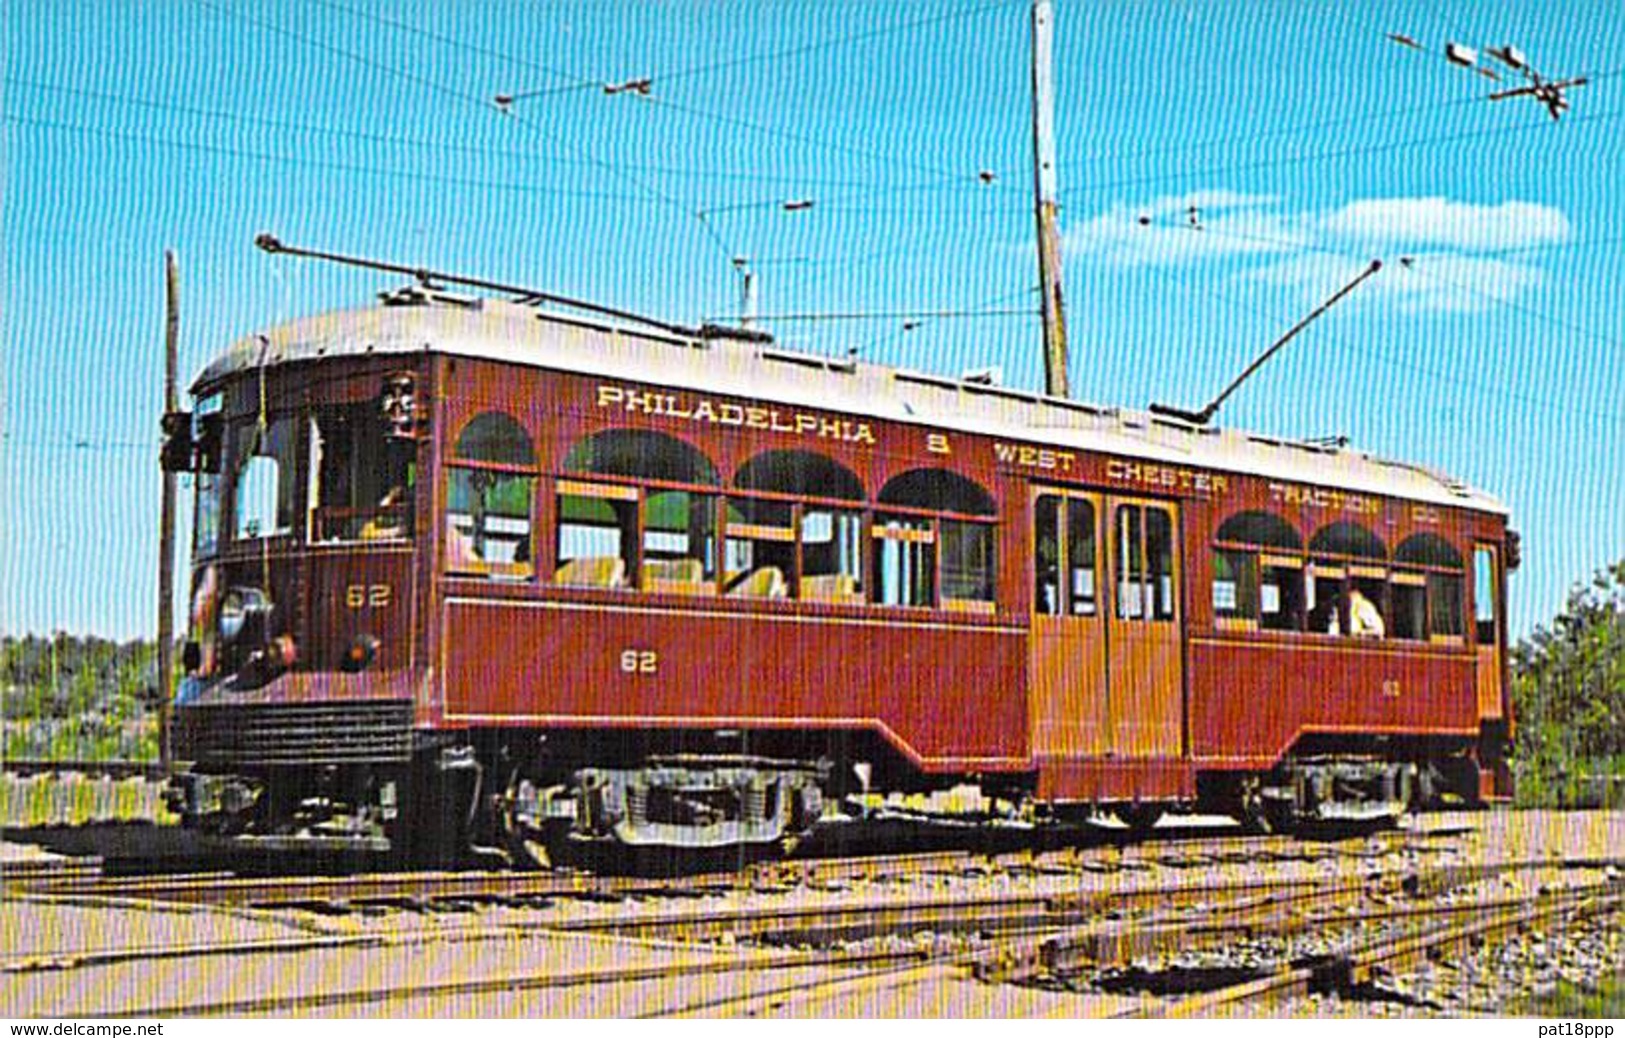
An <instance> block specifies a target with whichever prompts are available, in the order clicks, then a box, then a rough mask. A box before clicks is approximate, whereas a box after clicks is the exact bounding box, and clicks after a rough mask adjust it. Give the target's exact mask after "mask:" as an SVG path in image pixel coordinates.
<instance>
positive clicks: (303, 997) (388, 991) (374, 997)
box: [112, 950, 924, 1019]
mask: <svg viewBox="0 0 1625 1038" xmlns="http://www.w3.org/2000/svg"><path fill="white" fill-rule="evenodd" d="M923 955H924V953H923V952H920V951H916V950H908V951H891V952H786V953H782V954H775V955H763V956H759V957H755V956H753V957H751V958H729V959H719V958H715V957H707V958H699V959H684V960H681V961H676V962H667V963H657V964H652V965H646V966H626V967H619V968H614V969H597V970H579V971H575V972H570V973H559V974H552V975H544V974H537V973H535V972H533V971H528V970H527V971H523V972H517V973H506V974H501V975H497V976H492V977H478V978H471V979H466V980H453V981H430V982H428V983H413V984H391V985H378V986H373V987H358V988H342V989H337V990H329V991H318V992H309V993H302V994H293V995H267V996H263V997H259V998H245V999H231V1000H220V1001H205V1002H177V1003H169V1004H161V1005H153V1006H142V1007H138V1008H135V1009H129V1010H120V1011H119V1012H117V1013H115V1014H112V1015H113V1016H117V1017H122V1018H132V1017H157V1018H159V1019H162V1018H164V1017H175V1016H188V1017H192V1016H248V1015H251V1014H288V1013H294V1012H300V1011H314V1010H333V1009H339V1008H342V1007H351V1006H361V1005H370V1004H378V1003H389V1002H403V1001H408V1000H419V999H425V998H455V997H468V996H471V995H488V994H498V993H513V992H522V991H538V990H544V989H548V988H569V987H595V986H605V985H622V984H634V983H640V982H644V981H656V980H669V979H674V978H681V977H693V976H696V975H699V974H710V975H715V974H724V975H725V974H729V973H738V972H756V971H772V972H778V971H783V970H791V969H808V968H819V967H826V968H827V967H843V966H862V965H865V964H877V963H886V962H901V961H904V960H913V961H918V960H919V959H920V958H921V957H922V956H923Z"/></svg>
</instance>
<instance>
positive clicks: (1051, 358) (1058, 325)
mask: <svg viewBox="0 0 1625 1038" xmlns="http://www.w3.org/2000/svg"><path fill="white" fill-rule="evenodd" d="M1054 37H1055V13H1054V11H1053V10H1051V8H1050V0H1033V195H1034V198H1033V201H1034V208H1035V210H1036V212H1037V214H1038V281H1039V285H1040V287H1041V289H1042V292H1043V300H1042V303H1041V304H1040V308H1041V312H1042V314H1043V318H1044V391H1045V392H1046V393H1048V394H1049V395H1050V396H1067V395H1069V393H1070V388H1069V387H1068V385H1067V377H1066V310H1065V307H1063V306H1062V302H1061V231H1060V228H1059V226H1058V225H1057V224H1058V217H1059V213H1060V202H1059V201H1058V200H1057V197H1056V196H1057V194H1058V191H1057V189H1056V183H1055V79H1054V76H1053V74H1052V61H1051V57H1050V51H1051V49H1052V45H1053V43H1054Z"/></svg>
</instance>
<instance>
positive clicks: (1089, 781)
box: [1038, 760, 1196, 801]
mask: <svg viewBox="0 0 1625 1038" xmlns="http://www.w3.org/2000/svg"><path fill="white" fill-rule="evenodd" d="M1194 796H1196V769H1195V767H1193V766H1192V765H1191V764H1190V763H1189V762H1188V761H1182V760H1138V761H1109V760H1088V761H1078V760H1071V761H1066V760H1054V761H1051V760H1043V761H1040V762H1039V769H1038V798H1039V799H1040V800H1083V801H1099V800H1178V799H1182V798H1184V799H1189V798H1192V797H1194Z"/></svg>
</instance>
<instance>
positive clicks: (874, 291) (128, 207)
mask: <svg viewBox="0 0 1625 1038" xmlns="http://www.w3.org/2000/svg"><path fill="white" fill-rule="evenodd" d="M9 14H10V16H9V17H8V18H7V19H5V24H4V25H3V26H0V34H3V36H0V39H3V46H4V84H3V88H0V89H3V93H0V110H3V112H4V118H5V124H4V130H5V145H4V175H3V180H0V211H3V220H4V224H3V228H4V229H3V235H0V237H3V256H4V259H3V262H4V268H3V271H0V283H3V290H4V299H3V307H4V309H3V329H4V330H3V336H4V340H3V341H4V344H3V353H0V434H3V436H4V439H3V440H0V472H3V479H4V483H3V485H4V487H5V493H4V495H3V500H0V530H3V532H4V535H3V536H0V628H3V629H4V630H5V631H6V632H8V633H21V632H27V631H41V632H44V631H50V630H53V629H57V628H62V629H66V630H70V631H79V632H95V633H100V634H104V635H109V636H114V637H132V636H136V635H139V634H144V633H146V632H148V631H150V629H151V627H152V620H151V614H152V610H153V603H154V600H155V597H156V583H157V582H156V577H155V575H154V572H153V571H154V567H155V562H154V559H155V548H154V544H155V540H156V530H157V503H156V502H157V495H158V485H159V484H158V472H157V466H156V462H155V457H156V445H157V414H158V411H159V408H160V399H161V389H160V381H161V358H162V353H161V344H162V312H161V310H162V291H163V284H162V282H163V273H162V271H163V259H162V258H163V250H164V249H165V248H166V247H167V248H173V249H175V250H176V251H177V252H178V253H179V256H180V260H181V265H182V293H183V314H184V316H183V325H182V347H181V358H182V369H183V372H184V375H185V377H188V378H189V377H190V376H191V375H192V374H194V373H195V372H196V371H197V370H198V369H199V368H200V367H201V366H202V364H203V363H204V362H205V360H206V359H207V358H208V357H209V356H210V355H211V354H212V353H213V352H214V351H216V350H217V349H219V348H221V347H222V346H224V345H225V344H226V343H227V342H229V341H230V340H232V339H235V338H236V337H238V336H240V335H243V334H245V333H248V332H251V331H253V330H256V329H258V328H261V327H263V326H265V325H267V324H270V323H274V322H277V321H281V320H285V319H290V318H293V317H296V316H300V315H303V314H308V313H313V312H319V311H321V310H325V309H330V308H334V307H340V306H349V305H356V304H362V303H365V302H367V301H368V300H370V299H371V298H372V294H373V293H375V292H377V291H379V290H381V289H384V288H389V287H393V285H394V281H393V279H390V278H388V277H383V276H379V275H374V274H369V273H365V272H356V271H348V270H344V269H341V268H334V267H328V266H323V265H316V264H310V263H307V262H300V261H294V260H288V259H273V258H269V257H266V256H264V255H263V254H261V253H259V252H258V251H256V250H255V249H253V248H252V245H251V243H252V240H253V237H254V235H255V234H257V233H259V232H261V231H273V232H275V233H276V234H278V235H279V236H281V237H282V238H283V239H284V240H285V241H288V242H291V243H296V244H301V245H307V246H310V247H315V248H324V249H332V250H335V251H345V252H354V253H360V254H366V255H372V256H377V257H381V258H387V259H392V260H395V261H398V262H403V263H410V264H421V265H426V266H431V267H434V268H438V269H444V270H451V271H458V272H465V273H470V274H474V275H478V276H482V277H487V278H490V279H493V280H498V281H510V282H516V283H522V284H528V285H534V286H536V287H538V288H541V289H545V290H549V291H553V292H558V293H562V294H566V295H576V296H580V297H584V298H589V299H594V300H598V301H601V302H604V303H606V304H609V305H613V306H618V307H623V308H628V309H634V310H639V311H643V312H647V313H651V314H655V315H661V316H665V317H668V318H671V319H674V320H679V321H686V322H688V321H699V320H701V319H705V318H726V317H728V316H730V315H731V314H733V312H734V310H735V308H736V295H737V282H736V274H735V270H734V266H733V264H732V262H731V260H732V258H733V257H735V256H745V257H749V259H750V262H751V265H752V267H753V269H755V271H756V272H757V277H758V282H759V285H760V294H759V298H758V309H759V311H760V312H761V313H762V314H763V315H767V316H768V317H770V318H771V315H791V316H793V315H802V314H823V315H833V314H854V313H857V314H863V313H872V312H875V311H885V312H888V313H891V312H897V311H933V312H934V311H955V312H960V313H961V314H963V312H965V311H986V313H982V314H976V315H971V316H964V315H961V316H952V317H937V318H930V319H920V320H918V321H917V322H912V323H914V326H913V327H905V321H904V319H902V318H897V317H884V318H867V319H833V318H826V319H823V320H817V321H803V320H792V319H787V318H785V317H780V318H778V319H769V320H767V321H766V322H765V323H767V324H768V325H769V326H770V327H772V329H773V330H774V331H775V332H776V333H777V334H778V335H779V337H780V338H781V340H783V341H785V342H787V343H789V344H792V345H796V346H801V347H805V348H809V349H816V350H821V351H827V352H830V353H834V354H845V353H846V352H848V351H849V350H856V351H857V352H858V353H859V355H861V356H863V357H865V358H867V359H870V360H875V361H880V362H885V363H895V364H901V365H905V366H910V367H917V368H923V369H926V370H931V371H938V372H943V373H948V374H954V373H958V372H961V371H964V370H966V369H969V368H976V367H984V366H998V367H1000V368H1002V369H1003V372H1004V377H1005V380H1006V381H1007V382H1008V383H1011V384H1017V385H1025V386H1033V387H1036V386H1037V385H1038V384H1039V382H1040V378H1041V375H1040V371H1041V367H1040V359H1039V357H1040V354H1039V346H1038V331H1037V321H1036V319H1035V318H1033V317H1031V316H1028V315H1026V314H1023V313H1015V314H1012V313H1008V312H1006V311H1010V310H1017V311H1020V310H1028V309H1031V308H1033V307H1035V305H1036V297H1035V295H1034V287H1035V285H1036V280H1037V279H1036V273H1035V270H1034V260H1033V245H1032V242H1033V230H1032V217H1031V197H1030V193H1031V189H1030V173H1029V170H1030V163H1031V158H1030V154H1031V151H1030V149H1031V143H1030V135H1029V108H1028V105H1029V98H1028V71H1027V55H1028V5H1027V2H1026V0H1014V2H994V3H979V2H975V0H962V2H956V3H910V2H906V0H905V2H892V3H878V2H876V3H770V2H761V3H758V2H737V0H729V2H723V0H716V2H668V3H587V2H579V3H554V4H521V3H498V2H482V3H466V4H465V3H459V4H423V3H384V4H380V5H377V6H366V7H363V6H362V5H360V4H359V3H358V2H353V0H278V2H272V3H255V4H248V3H245V2H242V0H207V2H205V0H163V2H152V3H140V2H129V3H108V2H92V3H88V4H68V3H45V2H27V0H24V2H21V3H17V4H14V5H11V6H10V8H9ZM1387 32H1403V33H1406V34H1409V35H1410V36H1412V37H1414V38H1415V39H1416V40H1418V41H1419V42H1421V43H1423V44H1425V45H1426V47H1427V48H1428V50H1426V51H1414V50H1410V49H1407V48H1404V47H1401V46H1399V45H1396V44H1394V43H1392V42H1390V41H1389V40H1387V39H1386V38H1385V37H1384V34H1385V33H1387ZM1451 40H1454V41H1460V42H1464V43H1468V44H1471V45H1475V46H1478V47H1480V48H1483V47H1487V46H1491V45H1499V44H1502V43H1507V42H1511V43H1514V44H1516V45H1517V46H1518V47H1519V48H1520V49H1522V50H1523V51H1524V52H1525V53H1526V54H1527V55H1528V56H1529V58H1530V60H1531V62H1532V63H1533V64H1534V65H1535V67H1537V68H1539V69H1541V70H1542V71H1544V72H1547V73H1550V74H1553V75H1577V74H1586V73H1589V74H1591V75H1592V77H1593V81H1592V82H1591V84H1590V85H1588V86H1586V87H1584V88H1581V89H1577V90H1574V91H1571V93H1570V95H1569V96H1570V99H1571V101H1572V103H1573V108H1572V110H1571V111H1570V112H1569V113H1568V114H1567V115H1566V116H1565V118H1564V119H1563V120H1562V121H1561V122H1555V123H1554V122H1553V121H1552V120H1551V119H1549V118H1548V117H1547V115H1546V113H1545V111H1544V109H1542V108H1540V107H1539V106H1537V105H1536V104H1535V103H1534V102H1533V101H1531V100H1530V99H1528V98H1521V99H1509V100H1504V101H1499V102H1493V103H1492V102H1490V101H1488V100H1486V99H1485V95H1486V94H1487V93H1488V92H1489V91H1491V90H1494V89H1496V88H1497V84H1493V83H1490V82H1489V81H1488V80H1486V79H1484V78H1481V77H1478V76H1475V75H1472V74H1471V73H1469V72H1467V71H1465V70H1462V69H1458V68H1455V67H1453V66H1451V65H1449V64H1447V63H1446V62H1445V61H1444V60H1443V58H1442V48H1443V46H1444V44H1445V42H1446V41H1451ZM1055 65H1056V86H1057V137H1058V143H1059V171H1060V188H1061V202H1062V221H1063V233H1064V267H1065V287H1066V296H1067V301H1068V306H1069V312H1068V316H1069V322H1070V329H1071V337H1072V358H1071V364H1072V383H1073V393H1074V395H1075V396H1078V397H1082V398H1085V399H1089V400H1094V401H1097V402H1103V403H1113V404H1123V405H1131V406H1137V407H1143V406H1144V405H1146V404H1147V403H1149V402H1151V401H1153V400H1157V401H1164V402H1169V403H1175V404H1181V405H1184V406H1187V407H1196V406H1199V405H1200V404H1201V403H1203V402H1204V401H1205V400H1206V399H1208V398H1209V397H1210V396H1211V395H1212V394H1213V393H1214V392H1216V391H1217V390H1218V388H1220V387H1221V386H1222V385H1223V384H1224V383H1225V382H1226V381H1227V380H1228V379H1229V378H1230V377H1231V376H1232V375H1233V374H1234V373H1235V372H1237V371H1239V370H1240V368H1241V367H1242V366H1244V365H1245V364H1246V362H1247V360H1248V359H1249V358H1250V357H1251V356H1252V355H1253V354H1255V353H1256V352H1257V351H1259V350H1260V349H1262V348H1263V347H1264V346H1266V345H1268V344H1269V343H1270V342H1271V341H1273V340H1274V339H1275V338H1276V336H1278V335H1279V334H1280V333H1281V332H1282V331H1284V330H1285V329H1286V328H1287V327H1289V326H1291V325H1292V324H1293V323H1294V322H1295V321H1296V320H1297V319H1298V318H1299V317H1301V316H1302V315H1303V314H1304V313H1306V312H1307V311H1308V310H1309V309H1311V308H1312V307H1313V306H1314V305H1315V304H1316V303H1317V302H1318V301H1319V300H1320V299H1322V298H1324V297H1325V296H1326V295H1328V294H1329V293H1330V292H1331V291H1333V290H1335V288H1336V287H1337V286H1339V285H1340V284H1342V283H1343V282H1345V281H1347V280H1348V279H1350V278H1351V277H1353V276H1354V274H1356V273H1357V272H1358V271H1359V270H1360V269H1362V268H1363V266H1364V265H1365V263H1366V262H1367V261H1368V260H1369V259H1370V258H1372V257H1380V258H1382V259H1384V260H1385V261H1386V263H1387V266H1386V267H1385V269H1384V270H1383V271H1382V272H1381V273H1380V274H1379V275H1377V277H1376V278H1374V279H1373V280H1372V281H1370V282H1368V283H1367V284H1366V285H1365V286H1363V287H1362V288H1361V289H1360V290H1359V291H1358V292H1357V293H1356V294H1355V295H1353V296H1351V297H1350V298H1349V299H1348V300H1347V301H1346V302H1345V303H1343V304H1341V305H1340V306H1339V307H1338V309H1336V310H1334V311H1333V312H1332V313H1331V314H1329V315H1328V316H1327V317H1326V318H1324V319H1323V320H1322V321H1320V322H1319V323H1317V324H1315V325H1314V326H1312V327H1311V329H1310V330H1309V331H1307V332H1306V333H1304V334H1303V335H1302V336H1301V337H1300V338H1299V339H1298V340H1297V341H1295V342H1294V343H1293V344H1292V345H1291V346H1290V347H1288V348H1287V350H1286V351H1284V352H1283V353H1282V354H1281V355H1280V356H1279V357H1278V358H1277V359H1276V360H1274V361H1273V362H1272V363H1271V364H1270V365H1269V366H1268V367H1266V368H1265V369H1264V370H1263V371H1262V372H1261V373H1260V374H1259V375H1258V376H1257V377H1256V378H1255V379H1254V380H1253V381H1252V382H1250V383H1249V384H1248V385H1247V386H1246V387H1245V388H1243V389H1242V390H1241V391H1240V392H1239V393H1238V394H1237V395H1236V396H1235V397H1234V398H1232V400H1231V401H1230V402H1229V403H1228V404H1227V405H1226V408H1225V410H1224V411H1223V412H1221V415H1220V418H1219V421H1220V423H1221V424H1225V425H1231V426H1240V427H1246V428H1251V429H1257V430H1261V431H1265V432H1268V433H1273V434H1282V435H1293V436H1329V435H1339V434H1341V435H1347V436H1349V437H1350V438H1351V440H1352V443H1353V444H1354V445H1355V446H1356V447H1359V448H1362V449H1366V450H1370V451H1373V452H1375V453H1379V454H1383V455H1387V456H1396V457H1401V458H1404V459H1407V460H1411V461H1415V462H1417V463H1420V464H1425V465H1430V466H1436V467H1439V468H1442V469H1445V470H1447V471H1449V472H1451V473H1453V474H1456V475H1458V476H1461V477H1463V478H1465V479H1467V480H1469V481H1470V482H1472V483H1475V484H1477V485H1479V486H1481V487H1483V488H1485V489H1486V490H1488V491H1490V492H1491V493H1493V494H1496V495H1497V496H1499V497H1501V498H1502V499H1504V500H1506V501H1507V502H1508V503H1509V504H1510V506H1511V508H1512V511H1513V515H1514V523H1515V525H1516V527H1517V528H1518V529H1520V530H1521V531H1522V532H1523V534H1524V546H1525V547H1524V553H1523V554H1524V567H1523V569H1522V570H1521V571H1520V572H1519V573H1518V574H1517V575H1516V576H1515V578H1514V580H1513V584H1512V590H1513V627H1514V629H1515V630H1519V631H1522V630H1527V629H1528V628H1529V627H1531V626H1532V625H1533V624H1535V623H1539V622H1542V621H1544V620H1546V619H1548V618H1549V617H1550V616H1551V615H1552V613H1553V612H1554V611H1555V610H1556V609H1557V608H1558V607H1559V606H1560V605H1561V603H1562V600H1563V598H1564V596H1565V594H1566V592H1567V590H1568V588H1569V587H1570V586H1571V585H1572V584H1573V583H1574V582H1576V581H1579V580H1583V579H1585V578H1587V577H1588V576H1589V574H1590V573H1591V572H1592V571H1593V570H1594V569H1595V568H1596V567H1598V566H1601V565H1603V564H1606V563H1609V562H1612V561H1614V560H1616V559H1618V558H1619V557H1620V556H1621V555H1625V519H1622V518H1621V512H1622V504H1625V475H1622V473H1625V319H1622V317H1621V311H1620V307H1619V303H1618V291H1619V287H1620V286H1621V285H1622V284H1625V280H1622V278H1625V206H1622V204H1621V202H1622V199H1621V186H1620V185H1621V184H1622V183H1625V133H1622V132H1621V123H1622V120H1625V19H1622V18H1620V17H1619V9H1618V6H1617V3H1616V2H1613V0H1594V2H1581V3H1567V4H1563V5H1555V4H1533V5H1531V4H1524V3H1512V2H1508V3H1490V2H1483V3H1464V2H1455V3H1443V4H1439V3H1426V4H1424V3H1419V2H1406V3H1363V4H1347V5H1339V6H1337V7H1335V8H1334V7H1330V6H1327V7H1324V8H1323V7H1319V6H1315V5H1310V4H1306V3H1287V2H1267V3H1232V2H1212V3H1207V2H1194V3H1150V2H1147V3H1069V2H1065V0H1062V2H1060V3H1058V4H1057V8H1056V42H1055ZM645 76H647V77H652V80H653V83H652V88H651V92H650V94H649V96H648V97H646V98H645V97H642V96H639V95H637V94H634V93H622V94H617V95H613V96H611V95H606V94H605V93H604V91H603V89H602V87H603V84H605V83H618V82H623V81H625V80H628V79H634V78H640V77H645ZM1501 85H1502V86H1506V85H1510V84H1507V83H1503V84H1501ZM529 91H536V92H538V93H537V96H533V97H529V98H526V99H522V100H520V101H518V102H516V103H515V105H514V106H513V110H512V114H509V115H504V114H502V113H501V112H499V111H498V110H497V109H496V107H495V106H494V105H493V104H492V103H491V102H490V98H491V97H492V96H493V95H495V94H498V93H522V92H529ZM983 171H987V172H990V173H992V174H993V179H992V181H991V183H984V181H983V179H982V177H981V176H980V174H981V173H982V172H983ZM791 200H811V201H812V203H813V204H812V206H811V207H810V208H801V209H797V210H793V211H787V210H785V209H784V208H783V203H784V202H786V201H791ZM1192 206H1194V207H1195V218H1196V221H1197V223H1198V224H1199V225H1200V226H1201V228H1202V229H1201V230H1195V229H1193V228H1192V227H1191V226H1190V221H1191V217H1192V214H1191V207H1192ZM1142 219H1143V220H1144V222H1142ZM1401 257H1407V258H1409V259H1410V260H1411V262H1410V264H1408V265H1406V264H1402V263H1401V262H1400V259H1401Z"/></svg>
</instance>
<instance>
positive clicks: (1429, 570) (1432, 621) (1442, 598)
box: [1388, 533, 1463, 644]
mask: <svg viewBox="0 0 1625 1038" xmlns="http://www.w3.org/2000/svg"><path fill="white" fill-rule="evenodd" d="M1462 569H1463V567H1462V561H1461V553H1460V552H1458V551H1457V550H1456V549H1455V548H1454V547H1452V546H1451V544H1450V542H1449V541H1446V540H1445V539H1444V538H1443V537H1440V536H1439V535H1438V534H1436V533H1419V534H1415V535H1413V536H1410V537H1407V538H1406V539H1405V540H1403V541H1401V542H1400V545H1399V547H1398V548H1396V549H1395V550H1394V568H1393V572H1392V573H1391V574H1390V576H1389V578H1388V579H1389V589H1388V590H1389V599H1388V618H1389V630H1388V634H1389V637H1392V638H1398V639H1403V640H1407V641H1431V642H1435V643H1439V644H1459V643H1460V642H1461V631H1462V579H1463V573H1462Z"/></svg>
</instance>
